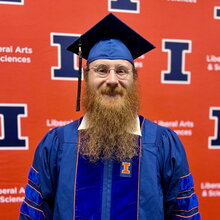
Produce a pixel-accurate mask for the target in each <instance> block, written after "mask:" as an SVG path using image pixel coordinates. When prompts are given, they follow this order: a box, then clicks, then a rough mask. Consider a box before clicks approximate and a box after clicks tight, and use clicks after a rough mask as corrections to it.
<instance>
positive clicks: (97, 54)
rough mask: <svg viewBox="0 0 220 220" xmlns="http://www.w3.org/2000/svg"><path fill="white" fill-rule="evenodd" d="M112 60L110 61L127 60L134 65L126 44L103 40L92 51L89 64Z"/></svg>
mask: <svg viewBox="0 0 220 220" xmlns="http://www.w3.org/2000/svg"><path fill="white" fill-rule="evenodd" d="M99 59H110V60H127V61H129V62H130V63H132V64H134V62H133V57H132V55H131V52H130V51H129V50H128V48H127V47H126V46H125V44H124V43H123V42H122V41H121V40H119V39H114V38H113V39H103V40H100V41H98V42H97V43H96V44H95V45H94V46H93V47H92V49H91V50H90V52H89V55H88V58H87V63H88V64H89V63H91V62H92V61H94V60H99Z"/></svg>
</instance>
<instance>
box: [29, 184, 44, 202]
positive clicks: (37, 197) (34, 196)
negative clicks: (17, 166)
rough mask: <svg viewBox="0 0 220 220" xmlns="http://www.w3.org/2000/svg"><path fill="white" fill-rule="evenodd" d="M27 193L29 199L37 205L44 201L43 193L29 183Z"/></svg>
mask: <svg viewBox="0 0 220 220" xmlns="http://www.w3.org/2000/svg"><path fill="white" fill-rule="evenodd" d="M25 195H26V198H27V199H28V200H29V201H31V202H33V203H35V204H36V205H41V204H42V203H43V199H42V196H41V194H40V193H39V192H38V191H37V190H36V189H34V188H33V187H32V186H30V185H28V184H27V186H26V189H25Z"/></svg>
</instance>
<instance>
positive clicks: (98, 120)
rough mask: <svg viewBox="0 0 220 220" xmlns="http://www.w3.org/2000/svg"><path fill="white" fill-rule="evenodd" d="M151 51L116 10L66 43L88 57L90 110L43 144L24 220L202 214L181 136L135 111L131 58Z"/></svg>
mask: <svg viewBox="0 0 220 220" xmlns="http://www.w3.org/2000/svg"><path fill="white" fill-rule="evenodd" d="M153 48H154V46H153V45H152V44H151V43H149V42H148V41H146V40H145V39H144V38H142V37H141V36H140V35H138V34H137V33H136V32H134V31H133V30H132V29H130V28H129V27H128V26H127V25H125V24H124V23H123V22H122V21H120V20H119V19H118V18H117V17H115V16H114V15H112V14H109V15H108V16H106V17H105V18H104V19H103V20H101V21H100V22H99V23H98V24H96V25H95V26H94V27H93V28H92V29H90V30H89V31H88V32H86V33H85V34H84V35H82V36H81V37H80V39H79V40H77V41H76V42H74V43H73V44H72V45H71V46H70V47H69V48H68V49H69V50H70V51H72V52H74V53H78V52H82V56H83V57H84V58H85V59H87V66H86V68H85V70H84V77H85V83H86V86H85V92H84V96H83V106H84V110H85V112H86V113H85V116H84V117H83V118H81V119H80V120H78V121H75V122H73V123H70V124H69V125H67V126H64V127H60V128H56V129H53V130H51V131H50V132H49V133H48V134H47V135H46V136H45V138H44V139H43V140H42V142H41V143H40V145H39V146H38V148H37V150H36V153H35V157H34V161H33V166H32V167H31V169H30V172H29V175H28V184H27V186H26V197H25V200H24V202H23V203H22V206H21V209H20V212H21V214H20V219H34V220H35V219H36V220H38V219H40V220H41V219H55V220H70V219H82V220H100V219H102V220H113V219H114V220H134V219H139V220H148V219H149V220H162V219H176V220H178V219H190V220H195V219H196V220H197V219H200V214H199V212H198V201H197V196H196V194H195V192H194V184H193V179H192V175H191V173H190V172H189V168H188V164H187V159H186V155H185V151H184V149H183V146H182V144H181V142H180V140H179V139H178V137H177V135H176V134H175V133H174V132H173V131H172V130H170V129H168V128H164V127H160V126H158V125H156V124H154V123H152V122H150V121H149V120H147V119H145V118H143V117H142V116H138V110H139V99H138V91H137V81H136V80H137V72H136V70H135V68H134V59H135V58H137V57H139V56H140V55H142V54H143V53H146V52H148V51H150V50H151V49H153Z"/></svg>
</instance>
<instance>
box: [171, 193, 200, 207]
mask: <svg viewBox="0 0 220 220" xmlns="http://www.w3.org/2000/svg"><path fill="white" fill-rule="evenodd" d="M195 207H198V198H197V195H196V194H195V193H194V194H192V195H191V196H189V197H182V198H181V197H179V198H177V199H176V205H175V208H174V209H175V210H184V211H189V210H191V209H193V208H195Z"/></svg>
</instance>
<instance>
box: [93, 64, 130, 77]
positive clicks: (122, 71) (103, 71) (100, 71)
mask: <svg viewBox="0 0 220 220" xmlns="http://www.w3.org/2000/svg"><path fill="white" fill-rule="evenodd" d="M90 69H92V70H93V71H94V72H95V73H96V74H97V76H98V77H100V78H106V77H107V76H108V75H109V73H110V71H111V70H114V72H115V74H116V76H117V77H118V79H125V78H126V77H127V76H128V74H129V73H130V72H132V70H130V69H129V68H128V67H126V66H123V65H119V66H116V67H115V68H110V67H109V66H108V65H105V64H100V65H98V66H95V67H90ZM90 69H89V70H90Z"/></svg>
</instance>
